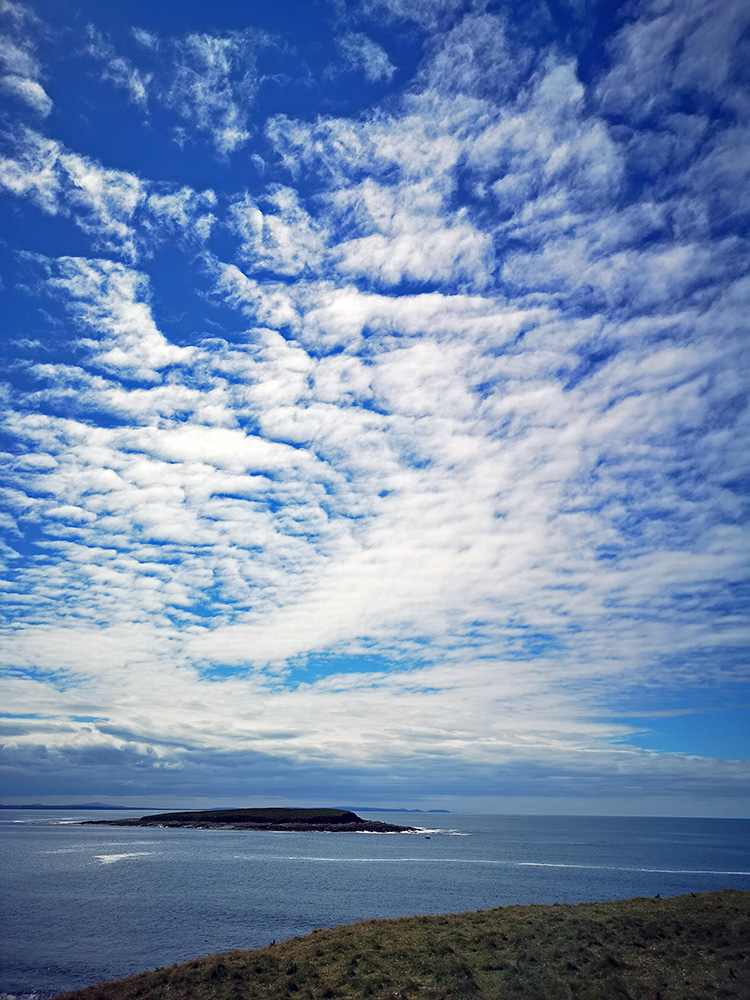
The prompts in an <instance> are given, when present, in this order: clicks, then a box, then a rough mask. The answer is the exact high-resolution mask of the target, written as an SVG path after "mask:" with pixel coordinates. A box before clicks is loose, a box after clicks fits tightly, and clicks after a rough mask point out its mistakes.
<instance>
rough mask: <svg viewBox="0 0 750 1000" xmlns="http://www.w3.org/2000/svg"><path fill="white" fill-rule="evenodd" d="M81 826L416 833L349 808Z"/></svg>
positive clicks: (207, 812)
mask: <svg viewBox="0 0 750 1000" xmlns="http://www.w3.org/2000/svg"><path fill="white" fill-rule="evenodd" d="M80 825H81V826H157V827H182V828H186V829H188V830H273V831H277V832H302V833H307V832H321V833H417V832H418V831H417V829H416V828H415V827H413V826H398V825H397V824H395V823H382V822H380V821H379V820H370V819H362V817H361V816H358V815H357V814H356V813H354V812H350V811H349V810H348V809H283V808H276V807H274V808H267V809H263V808H255V809H202V810H197V811H190V812H170V813H156V814H155V815H153V816H141V817H140V818H136V817H127V818H124V819H89V820H84V821H83V822H82V823H81V824H80Z"/></svg>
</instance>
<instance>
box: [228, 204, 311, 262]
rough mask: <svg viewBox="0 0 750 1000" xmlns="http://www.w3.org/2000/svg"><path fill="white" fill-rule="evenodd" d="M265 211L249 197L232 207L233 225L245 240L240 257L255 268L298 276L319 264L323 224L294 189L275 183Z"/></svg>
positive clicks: (243, 240)
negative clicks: (321, 225) (310, 211)
mask: <svg viewBox="0 0 750 1000" xmlns="http://www.w3.org/2000/svg"><path fill="white" fill-rule="evenodd" d="M262 204H263V207H264V208H265V209H266V211H265V212H264V211H263V210H262V209H261V207H260V206H259V205H258V204H257V203H256V202H255V201H254V200H253V199H252V198H251V197H250V196H249V195H247V194H246V195H245V196H244V198H243V199H241V200H239V201H236V202H234V203H233V204H232V205H231V206H230V209H229V213H230V219H231V225H232V228H233V230H234V231H235V233H237V235H238V236H239V237H240V239H241V241H242V243H241V248H240V256H241V257H242V258H243V259H244V260H247V261H248V262H250V263H251V264H252V265H253V266H254V267H259V268H269V269H270V270H272V271H275V272H277V273H279V274H288V275H296V274H300V273H302V272H304V271H307V270H309V269H310V268H313V267H316V266H317V267H319V266H320V263H321V259H322V255H323V249H324V244H325V237H324V234H323V233H322V232H321V228H320V226H319V225H318V224H317V223H316V221H315V220H314V219H313V218H312V217H311V216H310V214H309V212H308V211H307V210H306V209H305V207H304V205H303V204H302V203H301V201H300V197H299V194H298V193H297V192H296V191H295V190H294V189H292V188H289V187H282V186H281V185H272V186H271V187H269V188H268V189H267V190H266V194H265V198H264V199H263V202H262Z"/></svg>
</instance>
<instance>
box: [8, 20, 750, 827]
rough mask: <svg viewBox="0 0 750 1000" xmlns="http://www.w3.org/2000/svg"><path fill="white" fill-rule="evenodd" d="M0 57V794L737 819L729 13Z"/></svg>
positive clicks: (461, 24) (746, 30)
mask: <svg viewBox="0 0 750 1000" xmlns="http://www.w3.org/2000/svg"><path fill="white" fill-rule="evenodd" d="M0 72H1V74H2V75H1V76H0V133H1V134H2V139H0V261H1V267H2V270H1V271H0V274H1V275H2V283H1V284H0V329H1V331H2V383H1V384H2V388H1V389H0V400H1V404H2V408H3V419H2V425H1V426H2V430H1V431H0V451H2V469H3V473H2V490H1V491H0V530H1V531H2V534H1V535H0V538H1V542H0V545H1V546H2V561H3V571H4V572H3V584H2V589H1V590H0V595H1V596H0V600H1V601H2V607H3V618H2V622H3V624H2V632H1V639H0V650H1V652H0V665H1V667H2V675H1V677H0V744H2V753H1V754H0V801H2V802H6V803H12V802H29V801H35V802H75V801H92V800H98V801H102V802H118V803H125V804H133V805H141V804H146V805H148V804H153V805H158V806H163V807H168V806H178V805H193V806H196V807H197V806H200V805H202V804H204V805H205V806H207V807H208V806H214V805H216V806H218V805H244V804H247V805H253V804H263V803H266V804H286V803H288V804H310V805H322V804H325V805H332V806H345V807H356V806H378V805H381V806H394V807H401V808H409V807H414V808H425V809H429V808H447V809H451V810H454V811H464V812H466V811H479V812H490V813H504V812H528V813H588V814H604V813H621V814H633V815H640V814H647V815H688V816H748V815H750V761H749V760H748V758H750V736H749V734H750V725H749V721H750V711H749V709H750V681H749V679H748V672H747V651H748V628H747V626H748V615H747V611H748V579H747V578H748V573H747V570H748V554H749V552H750V546H748V537H747V529H746V523H747V507H748V505H747V496H748V487H749V485H750V475H749V474H748V452H749V450H750V448H749V445H750V427H749V426H748V425H749V423H750V421H749V419H748V415H749V411H748V349H747V340H748V338H747V327H748V314H749V312H750V277H749V276H748V261H749V259H750V253H749V251H750V242H749V239H748V234H749V233H750V226H749V224H748V223H749V221H750V176H748V175H749V174H750V156H748V155H747V153H748V148H749V147H750V128H749V126H750V88H749V87H748V83H749V82H750V7H748V5H747V4H746V3H745V2H744V0H721V2H719V0H714V2H711V0H676V2H674V0H636V2H632V3H611V2H594V0H529V2H524V3H523V4H519V3H513V2H510V0H508V2H484V0H274V2H270V0H257V2H253V3H251V4H250V3H244V2H237V0H235V2H222V3H221V4H214V5H210V4H206V3H198V2H196V0H180V2H175V0H164V2H159V3H154V2H153V0H151V2H149V3H146V2H143V0H129V2H128V3H127V4H124V3H120V2H115V0H54V2H52V0H30V2H28V3H27V2H20V0H18V2H17V0H0Z"/></svg>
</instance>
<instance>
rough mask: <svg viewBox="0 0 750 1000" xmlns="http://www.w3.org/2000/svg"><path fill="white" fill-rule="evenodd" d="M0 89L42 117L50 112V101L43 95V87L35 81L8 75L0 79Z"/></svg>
mask: <svg viewBox="0 0 750 1000" xmlns="http://www.w3.org/2000/svg"><path fill="white" fill-rule="evenodd" d="M0 87H2V89H3V90H4V91H5V92H6V93H8V94H12V95H13V96H14V97H17V98H18V99H19V100H21V101H23V102H24V103H25V104H28V105H29V106H30V107H31V108H33V109H34V111H36V112H37V113H38V114H40V115H41V116H42V117H46V116H47V115H48V114H49V113H50V112H51V111H52V101H51V100H50V98H49V96H48V95H47V94H46V93H45V90H44V87H42V85H41V84H40V83H38V82H37V81H36V80H29V79H27V78H26V77H23V76H16V75H8V76H3V77H0Z"/></svg>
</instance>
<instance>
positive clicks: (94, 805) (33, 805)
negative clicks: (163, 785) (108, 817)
mask: <svg viewBox="0 0 750 1000" xmlns="http://www.w3.org/2000/svg"><path fill="white" fill-rule="evenodd" d="M0 809H64V810H65V811H66V812H70V811H71V810H73V809H110V810H112V809H117V810H119V809H122V810H126V809H127V811H128V812H140V811H141V806H108V805H105V804H104V803H103V802H83V803H80V802H79V803H76V804H75V805H71V804H70V803H69V804H68V805H62V806H59V805H55V806H50V805H45V803H44V802H24V803H23V804H22V805H6V804H5V803H3V802H0Z"/></svg>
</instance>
